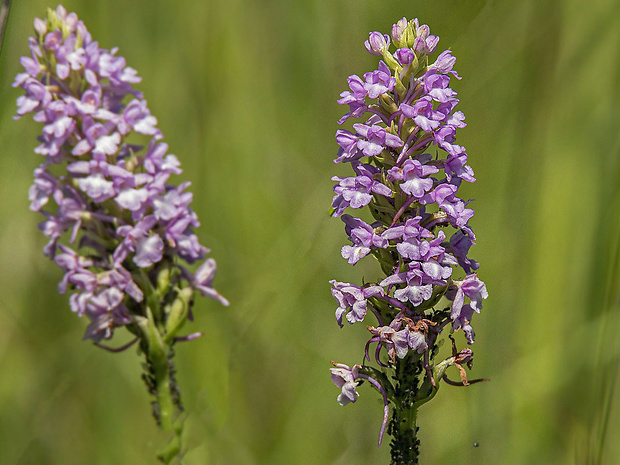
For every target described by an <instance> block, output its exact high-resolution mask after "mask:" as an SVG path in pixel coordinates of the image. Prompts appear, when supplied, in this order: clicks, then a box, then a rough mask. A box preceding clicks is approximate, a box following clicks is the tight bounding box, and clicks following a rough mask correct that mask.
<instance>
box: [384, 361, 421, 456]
mask: <svg viewBox="0 0 620 465" xmlns="http://www.w3.org/2000/svg"><path fill="white" fill-rule="evenodd" d="M422 371H423V370H422V359H421V356H420V355H419V354H416V353H413V352H409V353H408V354H407V356H406V357H405V358H404V359H402V360H400V359H397V360H396V374H395V376H394V380H395V381H396V385H395V389H394V396H393V401H394V408H393V409H392V420H391V421H390V426H389V430H388V432H389V434H390V435H391V436H392V441H391V442H390V447H391V452H390V455H391V458H392V460H391V462H390V465H417V464H418V456H419V454H420V440H419V439H418V437H417V436H418V429H419V428H418V426H417V415H418V405H416V399H417V395H418V390H419V383H420V375H421V373H422Z"/></svg>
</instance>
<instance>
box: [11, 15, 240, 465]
mask: <svg viewBox="0 0 620 465" xmlns="http://www.w3.org/2000/svg"><path fill="white" fill-rule="evenodd" d="M35 32H36V37H34V38H31V39H30V56H27V57H23V58H22V59H21V63H22V65H23V66H24V72H23V73H20V74H19V75H18V76H17V77H16V78H15V82H14V84H13V85H14V86H15V87H20V88H21V89H23V91H24V95H22V96H21V97H19V98H18V99H17V107H18V108H17V116H16V117H15V118H16V119H19V118H21V117H23V116H25V115H27V114H29V113H32V114H33V118H34V120H35V121H36V122H38V123H41V124H42V125H43V129H42V133H41V136H40V137H39V141H40V145H39V146H38V147H36V148H35V152H36V153H38V154H40V155H42V156H43V160H44V161H43V163H42V164H41V165H40V166H39V167H38V168H37V169H36V170H35V172H34V177H35V179H34V184H33V186H32V187H31V188H30V191H29V198H30V201H31V205H30V208H31V209H32V210H33V211H37V212H40V213H41V214H42V215H43V216H44V218H45V219H44V221H42V223H41V224H40V225H39V229H41V231H42V232H43V233H44V234H45V235H46V236H47V237H48V239H49V242H48V244H47V245H46V246H45V248H44V253H45V255H47V256H48V257H50V258H51V259H53V260H54V261H55V262H56V263H57V264H58V265H59V266H60V267H61V268H62V270H63V271H64V273H65V275H64V278H63V279H62V280H61V282H60V285H59V287H58V289H59V291H60V292H61V293H65V292H69V293H71V296H70V298H69V300H70V306H71V309H72V310H73V311H74V312H76V313H77V314H78V316H83V315H86V316H87V317H88V318H89V320H90V324H89V325H88V326H87V328H86V331H85V334H84V338H85V339H89V340H92V341H93V342H94V343H95V344H96V345H97V346H98V347H101V348H105V349H107V350H110V351H113V352H114V351H118V350H120V349H122V348H126V347H128V346H123V347H121V348H118V349H114V348H110V347H108V346H106V345H104V344H103V343H102V341H104V340H108V339H111V338H112V337H113V336H114V334H115V332H116V331H118V330H119V329H120V328H127V329H128V330H129V331H130V332H131V333H132V334H133V335H136V336H137V339H136V341H137V340H139V342H140V348H141V351H142V352H143V353H144V354H145V355H146V361H147V363H146V364H145V367H146V373H145V375H144V379H145V381H146V383H147V387H148V388H149V392H150V393H152V394H154V395H155V401H154V402H153V413H154V415H155V417H156V419H157V421H158V424H159V425H160V426H161V427H162V429H164V430H166V431H169V432H171V433H172V434H173V435H174V436H175V438H174V439H173V441H172V442H171V445H169V446H168V448H167V449H166V450H165V451H164V452H162V454H161V455H160V458H161V459H162V461H164V463H169V462H170V461H171V460H173V459H174V458H175V457H177V456H179V455H180V453H181V443H180V434H181V428H180V427H179V425H180V424H179V421H181V419H182V417H181V410H182V408H181V403H180V399H179V394H178V388H177V386H176V381H175V378H174V373H175V371H174V370H175V369H174V365H173V364H172V355H173V351H172V345H173V344H174V343H175V342H180V341H189V340H192V339H195V338H196V337H197V336H196V335H197V334H199V333H192V334H190V335H188V336H179V332H180V331H181V329H182V327H183V325H184V324H185V323H186V321H187V320H188V318H189V317H190V316H191V306H192V302H193V295H194V294H195V291H198V292H200V293H201V294H202V295H204V296H207V297H209V298H211V299H214V300H216V301H218V302H219V303H220V304H223V305H228V301H227V300H226V299H225V298H224V297H222V296H221V295H220V294H219V293H218V292H217V291H216V290H215V289H214V287H213V280H214V276H215V270H216V265H215V261H214V260H213V259H212V258H207V253H208V249H207V248H206V247H204V246H203V245H202V244H200V241H199V240H198V237H197V236H196V234H195V233H194V228H196V227H197V226H199V222H198V217H197V215H196V213H195V212H194V211H193V210H192V209H191V207H190V204H191V202H192V194H191V193H190V192H189V190H188V187H189V183H187V182H185V183H181V184H175V183H174V177H173V175H178V174H181V172H182V171H181V168H180V163H179V160H178V159H177V157H176V156H174V155H172V154H170V153H168V146H167V145H166V144H165V143H163V142H161V140H162V139H163V134H162V132H161V130H160V129H159V128H158V127H157V119H156V118H155V116H153V115H152V114H151V112H150V110H149V108H148V105H147V102H146V100H144V99H143V97H142V94H141V93H140V92H139V91H137V90H135V89H134V85H135V84H137V83H139V82H140V80H141V78H140V77H139V76H138V75H137V72H136V71H135V70H134V69H132V68H130V67H128V66H127V65H126V62H125V59H124V58H123V57H121V56H118V54H117V52H118V50H117V49H112V50H106V49H103V48H100V47H99V45H98V43H97V42H95V41H94V40H93V38H92V37H91V35H90V33H89V32H88V30H87V29H86V26H85V25H84V23H83V22H82V21H80V20H78V17H77V15H76V14H75V13H67V11H66V10H65V9H64V8H63V7H62V6H59V7H58V8H57V9H56V10H48V14H47V17H46V18H45V19H44V20H43V19H36V20H35ZM130 138H131V140H132V141H133V140H140V139H141V140H142V141H143V145H142V146H141V145H135V144H134V143H133V142H130ZM184 264H185V265H187V266H190V265H191V264H196V265H197V269H196V271H195V272H193V273H192V272H190V271H188V269H187V268H186V267H185V265H184ZM181 424H182V423H181ZM171 447H172V448H173V449H171ZM175 448H176V449H175Z"/></svg>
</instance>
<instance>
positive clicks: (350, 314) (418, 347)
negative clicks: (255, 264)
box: [330, 18, 487, 463]
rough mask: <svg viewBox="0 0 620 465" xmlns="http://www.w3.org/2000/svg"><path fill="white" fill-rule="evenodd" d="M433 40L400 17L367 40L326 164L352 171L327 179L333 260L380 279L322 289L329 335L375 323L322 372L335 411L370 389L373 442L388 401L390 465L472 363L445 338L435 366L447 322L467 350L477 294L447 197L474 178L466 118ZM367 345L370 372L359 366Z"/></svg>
mask: <svg viewBox="0 0 620 465" xmlns="http://www.w3.org/2000/svg"><path fill="white" fill-rule="evenodd" d="M438 41H439V38H438V37H437V36H434V35H431V34H430V30H429V27H428V26H427V25H419V22H418V20H417V19H414V20H412V21H407V19H406V18H402V19H401V20H399V21H398V22H397V23H396V24H394V25H393V27H392V31H391V35H388V34H382V33H380V32H372V33H370V36H369V38H368V40H367V41H366V42H365V47H366V50H367V51H368V52H369V53H370V54H372V55H375V56H379V57H381V60H380V61H379V65H378V68H377V69H376V70H373V71H370V72H367V73H365V74H364V75H363V78H360V77H359V76H356V75H353V76H350V77H349V78H348V84H349V88H350V90H348V91H345V92H343V93H342V94H340V97H341V98H340V99H339V100H338V103H340V104H345V105H348V107H349V112H348V113H347V114H346V115H344V116H343V117H342V118H341V119H340V121H339V124H343V123H345V121H347V120H348V119H349V118H358V119H361V120H362V122H356V123H354V124H353V125H352V131H349V130H345V129H341V130H338V131H337V132H336V141H337V143H338V145H339V147H340V148H339V150H338V154H337V158H336V159H335V160H334V162H336V163H349V164H350V165H351V168H352V169H353V171H354V173H355V175H354V176H350V177H338V176H336V177H333V178H332V180H333V181H335V182H336V183H337V184H336V185H335V187H334V192H335V195H334V198H333V201H332V208H333V214H332V216H334V217H340V218H341V219H342V221H343V222H344V225H345V232H346V234H347V236H348V238H349V240H350V241H351V244H350V245H345V246H344V247H342V257H343V258H345V259H346V260H348V262H349V263H350V264H352V265H355V264H356V263H358V262H359V261H360V260H361V259H362V258H364V257H366V256H368V255H372V256H374V257H375V258H376V259H377V261H378V262H379V264H380V267H381V270H382V272H383V273H384V275H385V277H384V278H382V279H380V280H379V281H378V282H376V283H370V282H367V283H365V284H363V285H361V286H360V285H356V284H352V283H345V282H339V281H336V280H332V281H330V282H331V284H332V294H333V296H334V297H335V298H336V300H337V302H338V308H337V310H336V320H337V322H338V324H339V325H340V327H342V326H343V321H344V320H346V322H347V323H349V324H354V323H358V322H362V321H364V320H365V318H366V315H367V313H368V312H369V311H370V312H371V313H372V314H373V315H374V316H375V317H376V319H377V322H378V324H377V326H376V327H375V326H367V329H368V331H369V332H370V338H369V340H368V342H367V344H366V348H365V355H364V358H365V361H364V364H363V365H362V364H356V365H353V366H352V367H349V366H347V365H344V364H337V363H334V368H332V369H331V374H332V380H333V382H334V383H335V384H336V385H337V386H338V387H340V388H341V389H342V391H341V394H340V395H339V396H338V401H339V402H340V404H341V405H346V404H347V403H349V402H355V401H356V400H357V397H358V393H357V391H356V387H357V386H358V385H359V384H360V383H361V382H363V381H364V380H366V381H369V382H370V384H372V385H373V386H375V387H376V388H377V389H378V390H379V391H380V393H381V394H382V397H383V400H384V417H383V422H382V425H381V430H380V437H379V444H381V440H382V437H383V435H384V432H385V431H386V427H387V425H388V420H389V405H390V403H391V404H392V405H393V414H392V421H391V422H390V426H389V429H388V432H389V433H390V434H391V435H392V437H393V441H392V459H393V462H392V463H417V439H416V438H415V432H416V431H417V427H416V426H415V411H416V410H417V408H418V407H419V405H421V404H422V403H424V402H426V401H427V400H429V399H430V397H432V396H433V395H434V393H435V392H436V391H437V387H438V381H439V380H440V379H442V378H443V379H446V380H448V381H449V379H448V378H447V377H446V376H445V370H446V368H447V367H448V366H450V365H456V366H457V367H458V368H459V370H461V380H462V381H461V382H460V383H454V382H452V383H453V384H460V385H467V384H471V382H468V381H467V378H466V376H465V372H464V370H463V367H462V365H463V364H467V365H471V361H472V357H473V353H472V352H471V350H470V349H463V350H461V351H457V350H456V346H455V345H454V340H453V354H452V357H450V358H448V359H447V360H444V361H443V362H440V363H435V361H434V357H435V355H436V354H437V352H438V340H437V338H438V336H439V334H440V333H441V332H442V330H443V329H444V328H445V327H446V326H447V325H451V328H452V330H454V331H458V330H462V331H463V333H464V334H465V338H466V340H467V342H468V343H469V344H472V343H473V342H474V330H473V328H472V326H471V319H472V316H473V314H474V313H478V312H479V311H480V309H481V308H482V301H483V299H486V298H487V291H486V287H485V284H484V283H483V282H482V281H481V280H480V279H479V278H478V275H477V274H476V270H477V269H478V263H477V262H476V261H475V260H473V259H471V258H469V257H468V252H469V249H470V247H471V246H472V245H473V244H474V242H475V235H474V232H473V231H472V229H471V227H470V226H469V225H468V222H469V220H470V219H471V217H472V216H473V214H474V211H473V210H472V209H471V208H469V201H463V200H462V199H460V198H459V197H458V189H459V187H460V185H461V183H462V182H463V181H466V182H474V181H475V178H474V173H473V171H472V169H471V167H470V166H469V165H467V153H466V152H465V148H464V147H462V146H461V145H458V144H457V143H456V141H455V139H456V130H457V129H458V128H462V127H464V126H465V122H464V115H463V113H462V112H460V111H455V107H456V105H457V103H458V99H457V98H456V92H455V91H454V90H452V89H451V88H450V79H451V77H454V78H456V79H460V77H459V76H458V74H457V72H456V71H455V70H454V64H455V62H456V58H455V57H454V56H453V55H452V53H451V51H450V50H445V51H443V52H441V53H440V54H439V55H438V56H437V58H436V59H435V60H434V61H433V60H431V59H430V55H431V54H433V53H434V51H435V49H436V47H437V43H438ZM392 45H393V46H394V47H395V51H394V52H391V51H390V48H391V46H392ZM358 121H359V120H358ZM363 207H368V208H367V209H365V210H361V209H362V208H363ZM347 209H350V210H349V211H351V210H352V211H358V212H360V211H361V212H369V215H368V214H367V213H365V214H366V217H365V218H368V217H372V220H371V221H370V222H369V221H367V219H362V218H361V216H362V215H358V216H353V215H352V214H345V211H347ZM447 234H449V235H450V237H448V236H447ZM459 269H461V270H462V275H459V273H458V272H459ZM450 337H451V336H450ZM373 344H376V347H375V350H374V357H373V358H374V361H375V362H376V364H377V365H378V368H373V367H372V366H370V365H367V364H366V363H367V362H370V361H371V356H370V354H369V352H370V350H371V346H372V345H373ZM332 363H333V362H332ZM393 381H394V382H393ZM405 430H408V431H405ZM407 449H411V450H413V452H406V450H407ZM407 454H410V456H407Z"/></svg>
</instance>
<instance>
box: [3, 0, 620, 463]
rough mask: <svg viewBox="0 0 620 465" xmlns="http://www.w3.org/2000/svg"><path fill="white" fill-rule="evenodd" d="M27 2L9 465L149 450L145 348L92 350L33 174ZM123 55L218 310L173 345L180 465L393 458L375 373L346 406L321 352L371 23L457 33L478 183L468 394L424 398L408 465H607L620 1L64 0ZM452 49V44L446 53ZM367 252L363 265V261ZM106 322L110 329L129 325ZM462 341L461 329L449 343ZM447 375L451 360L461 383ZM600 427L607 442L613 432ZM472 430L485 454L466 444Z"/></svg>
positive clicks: (33, 4) (619, 227) (352, 353)
mask: <svg viewBox="0 0 620 465" xmlns="http://www.w3.org/2000/svg"><path fill="white" fill-rule="evenodd" d="M47 6H52V7H55V6H56V5H55V4H47V3H45V2H44V1H41V0H33V1H30V2H19V1H14V2H13V6H12V11H11V15H10V19H9V24H8V28H7V35H6V38H5V44H4V48H3V55H2V57H1V58H0V118H1V119H0V146H1V147H2V155H1V156H0V177H1V181H0V199H1V200H0V463H2V464H3V465H17V464H20V465H21V464H36V465H47V464H50V465H51V464H54V465H55V464H63V465H73V464H75V465H82V464H86V463H89V464H91V463H92V464H130V463H131V464H136V465H137V464H147V463H153V456H154V450H155V448H156V446H157V444H156V441H157V438H158V436H157V434H156V428H155V426H154V422H153V421H152V418H150V407H149V405H148V398H147V395H146V388H145V386H144V385H143V383H142V381H141V380H140V373H141V368H140V365H139V359H138V357H136V355H135V352H134V350H133V349H131V350H128V351H126V352H124V353H122V354H110V353H106V352H104V351H101V350H99V349H97V348H95V347H93V346H92V344H90V343H89V342H82V341H81V340H80V339H81V337H82V333H83V330H84V328H85V325H86V321H85V320H80V319H78V318H77V317H76V316H75V315H73V314H71V312H70V310H69V307H68V304H67V298H66V296H59V295H57V293H56V285H57V282H58V280H59V279H60V277H61V272H60V270H59V269H58V268H57V267H56V266H55V265H54V264H53V263H51V262H49V261H48V260H46V259H45V258H44V257H43V254H42V251H41V248H42V246H43V245H44V243H45V238H44V237H43V236H42V234H40V233H39V231H37V223H38V222H39V221H40V218H39V217H38V216H37V215H36V214H34V213H32V212H30V211H29V210H28V199H27V191H28V187H29V184H30V182H31V177H32V170H33V169H34V167H35V166H37V165H38V164H39V163H40V161H41V160H40V158H39V156H38V155H35V154H34V153H33V152H32V150H33V148H34V146H35V144H36V142H35V136H36V134H37V132H38V131H39V130H40V128H39V127H38V126H37V125H36V124H35V123H33V122H32V121H30V120H28V119H24V120H22V121H18V122H14V121H12V119H11V117H12V115H13V114H14V112H15V106H14V100H15V98H16V97H17V96H18V95H19V93H18V92H17V91H16V90H14V89H12V88H11V87H10V84H11V82H12V80H13V77H14V75H15V74H16V73H17V72H18V71H19V70H20V66H19V57H20V56H21V55H25V54H27V37H28V36H29V35H31V31H32V20H33V18H34V17H35V16H39V17H42V16H43V14H44V12H45V8H46V7H47ZM65 6H66V7H67V9H68V10H69V11H75V12H77V13H78V15H79V16H80V18H81V19H83V20H84V21H85V23H86V25H87V26H88V28H89V30H90V31H91V33H92V34H93V36H94V37H95V38H96V40H98V41H99V43H100V44H101V46H103V47H105V48H112V47H115V46H118V47H119V48H120V54H121V55H123V56H125V57H126V58H127V61H128V64H129V65H130V66H132V67H134V68H136V69H137V70H138V72H139V74H140V75H141V76H142V77H143V82H142V84H140V86H139V88H140V89H141V90H142V91H144V93H145V96H146V98H147V100H148V102H149V106H150V107H151V110H152V112H153V114H154V115H156V116H157V118H158V120H159V123H160V127H161V129H162V130H163V132H164V134H165V135H166V141H167V142H168V143H169V144H170V147H171V151H172V152H173V153H175V154H177V155H178V156H179V158H180V160H181V162H182V164H183V167H184V170H185V172H184V175H183V179H188V180H190V181H192V190H193V193H194V196H195V200H194V204H193V205H194V208H195V209H196V210H197V212H198V214H199V217H200V219H201V222H202V227H201V228H200V229H199V235H200V237H201V239H202V240H203V242H204V243H206V244H207V245H209V246H210V247H211V248H212V256H213V257H214V258H216V259H217V261H218V265H219V274H218V276H217V279H216V283H215V284H216V287H217V288H218V290H220V291H221V292H222V293H223V294H224V295H225V296H226V297H227V298H229V300H230V301H231V306H230V307H229V308H221V307H220V306H219V305H217V304H216V303H214V302H211V301H207V300H206V299H200V300H199V301H198V302H197V306H196V309H195V317H196V318H195V322H194V323H193V324H192V326H191V328H188V330H190V331H199V330H200V331H204V332H205V333H206V335H205V337H203V338H202V339H200V340H198V341H194V342H192V343H188V344H186V345H185V344H183V345H179V346H178V350H177V363H178V369H179V374H178V376H179V381H180V384H181V389H182V394H183V398H184V402H185V405H186V407H187V410H188V412H189V420H188V428H187V429H188V432H189V433H188V436H187V446H188V452H187V460H186V462H187V464H188V465H193V464H240V465H245V464H300V465H302V464H308V465H316V464H342V465H344V464H351V463H387V462H388V460H389V459H388V457H389V446H388V445H387V444H386V445H384V446H383V448H381V449H377V447H376V440H377V434H378V430H379V424H380V419H381V403H380V400H379V396H378V395H377V393H376V392H374V391H373V390H372V389H370V388H369V387H368V386H367V385H366V386H363V387H362V388H360V394H361V397H360V399H359V402H358V403H357V404H356V405H353V406H351V405H350V406H347V407H346V408H341V407H340V406H339V405H338V404H337V403H336V400H335V398H336V396H337V394H338V390H337V388H335V387H334V386H333V385H332V384H331V381H330V379H329V372H328V368H329V366H330V365H329V361H330V360H332V359H333V360H336V361H339V362H343V363H356V362H358V361H360V360H361V351H362V348H363V344H364V342H365V340H366V338H367V334H366V332H365V330H364V327H363V326H362V325H359V326H358V325H356V326H347V327H345V328H344V329H342V330H340V329H339V328H338V327H337V325H336V323H335V321H334V315H333V313H334V310H335V307H336V304H335V301H334V300H333V298H332V296H331V294H330V291H329V284H328V280H329V279H332V278H337V279H340V280H342V281H347V280H351V281H352V282H359V281H360V279H361V277H362V275H364V274H365V275H368V276H370V275H372V274H374V273H376V271H375V270H376V268H375V267H374V265H373V264H372V263H369V264H360V265H359V266H357V267H350V266H349V265H348V264H347V263H346V261H345V260H343V259H342V258H340V257H339V252H340V247H341V245H343V244H344V243H345V242H346V236H345V234H344V232H343V227H342V223H341V222H340V221H339V220H336V219H331V218H330V217H329V215H328V210H329V204H330V200H331V197H332V192H331V188H332V185H333V183H332V182H331V181H330V177H331V176H333V175H336V174H344V172H345V171H346V170H343V168H342V167H338V166H335V165H333V163H332V159H333V158H334V154H335V151H336V143H335V141H334V137H333V136H334V133H335V131H336V129H337V125H336V121H337V119H338V118H339V117H340V116H341V115H342V114H343V113H344V112H345V108H343V107H339V106H338V105H337V104H336V102H335V101H336V98H337V96H338V94H339V93H340V92H341V91H342V90H344V89H345V88H346V77H347V76H348V75H349V74H360V73H363V72H365V71H367V70H369V69H370V67H372V66H374V63H375V60H374V58H373V57H371V56H369V55H368V54H367V53H366V52H365V50H364V47H363V42H364V40H365V39H366V38H367V37H368V32H370V31H373V30H378V31H385V32H387V31H389V28H390V27H391V24H392V23H393V22H395V21H396V20H398V19H399V18H401V17H402V16H406V17H408V18H413V17H416V16H417V17H418V18H420V21H421V22H424V23H426V24H429V25H430V27H431V31H432V33H434V34H437V35H439V36H440V37H441V41H440V45H439V50H443V48H447V47H449V48H451V49H452V50H453V52H454V54H455V56H456V57H457V58H458V61H457V67H456V69H457V70H458V72H459V74H460V75H461V76H463V80H462V81H459V82H458V83H456V84H455V89H456V90H457V91H458V92H459V96H460V98H461V104H460V109H461V110H462V111H464V112H465V114H466V117H467V120H466V121H467V122H468V127H467V128H466V129H464V130H460V135H459V142H460V143H461V144H463V145H465V146H466V147H467V149H468V153H469V156H470V163H471V165H472V166H473V168H474V170H475V172H476V176H477V178H478V182H476V183H475V184H473V185H471V186H467V190H466V194H465V198H467V196H469V197H472V198H475V200H476V201H475V202H474V204H473V205H474V208H475V209H476V216H475V217H474V219H473V220H472V223H473V226H474V229H475V230H476V232H477V235H478V245H477V246H476V247H474V249H472V255H473V256H474V258H476V259H478V260H479V261H480V262H481V269H480V275H481V277H482V279H484V281H486V283H487V287H488V290H489V293H490V297H489V299H488V300H487V301H485V308H484V310H483V313H482V314H481V315H479V316H476V317H475V319H474V322H473V324H474V327H475V328H476V334H477V340H476V343H475V345H474V346H473V349H474V352H475V354H476V362H475V366H474V372H473V373H472V375H471V377H472V378H475V377H481V376H484V377H488V378H491V379H492V381H491V382H490V383H483V384H478V385H474V386H472V387H470V388H467V389H463V388H452V387H450V386H442V388H441V389H440V392H439V394H438V395H437V397H436V398H435V399H434V400H433V401H432V402H431V403H429V404H428V405H427V406H425V407H423V408H422V410H421V411H420V420H419V421H420V428H421V432H420V434H421V439H422V463H427V464H463V465H465V464H467V465H471V464H500V463H503V464H539V463H540V464H561V465H565V464H573V463H574V464H580V465H581V464H588V465H590V464H592V465H594V464H615V463H617V457H618V456H619V454H620V445H619V443H618V442H617V441H614V440H613V439H614V438H617V437H618V436H619V435H620V391H619V390H618V389H617V388H616V387H615V386H616V385H615V384H614V381H615V380H616V379H617V364H618V351H619V344H618V341H619V340H620V337H619V335H620V319H619V312H620V308H619V299H620V293H619V283H620V268H619V267H620V264H619V246H620V242H619V239H620V132H619V131H618V127H619V126H620V116H619V115H620V111H619V110H618V109H619V108H620V90H619V88H620V87H619V84H620V3H618V2H617V1H614V0H600V1H592V2H587V3H586V2H582V1H577V0H562V1H552V0H523V1H519V2H515V1H508V0H497V1H482V0H472V1H467V2H465V1H460V0H450V1H447V0H435V1H430V0H429V1H421V0H420V1H412V0H409V1H404V0H400V1H394V0H390V1H359V0H356V1H354V0H313V1H299V2H292V1H286V0H263V1H254V2H253V1H248V0H225V1H222V0H208V1H200V2H199V1H181V0H180V1H176V2H166V1H162V0H149V1H146V0H140V1H132V2H127V1H120V0H108V1H105V2H102V1H101V2H99V1H97V2H94V1H87V0H83V1H77V0H76V1H67V2H66V3H65ZM442 47H443V48H442ZM368 260H369V261H370V259H368ZM123 337H124V336H123V334H122V333H121V332H119V333H118V340H119V342H121V341H124V340H126V339H123ZM459 337H462V336H459ZM453 376H456V375H453ZM605 434H606V440H602V438H603V437H604V435H605ZM474 443H478V444H479V445H478V447H474V445H473V444H474Z"/></svg>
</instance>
